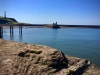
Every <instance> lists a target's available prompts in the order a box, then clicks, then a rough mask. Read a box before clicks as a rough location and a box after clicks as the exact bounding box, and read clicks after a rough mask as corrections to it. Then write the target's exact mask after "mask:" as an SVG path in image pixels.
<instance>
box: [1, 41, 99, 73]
mask: <svg viewBox="0 0 100 75" xmlns="http://www.w3.org/2000/svg"><path fill="white" fill-rule="evenodd" d="M99 70H100V69H99V67H96V66H95V65H93V64H92V63H91V62H90V61H88V60H86V59H81V58H76V57H71V56H67V55H64V54H63V53H62V52H61V51H58V50H56V49H54V48H51V47H47V46H43V45H34V44H27V43H20V42H14V41H7V40H2V39H0V75H71V74H74V75H99V74H100V72H99Z"/></svg>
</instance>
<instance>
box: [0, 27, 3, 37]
mask: <svg viewBox="0 0 100 75" xmlns="http://www.w3.org/2000/svg"><path fill="white" fill-rule="evenodd" d="M2 37H3V27H2V26H0V38H2Z"/></svg>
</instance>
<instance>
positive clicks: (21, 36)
mask: <svg viewBox="0 0 100 75" xmlns="http://www.w3.org/2000/svg"><path fill="white" fill-rule="evenodd" d="M22 38H23V35H22V34H19V41H20V42H22Z"/></svg>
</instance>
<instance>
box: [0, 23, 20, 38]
mask: <svg viewBox="0 0 100 75" xmlns="http://www.w3.org/2000/svg"><path fill="white" fill-rule="evenodd" d="M3 26H9V28H10V35H13V33H14V31H13V29H14V27H13V26H15V25H12V24H9V25H8V24H7V25H4V24H2V25H0V38H2V37H3ZM16 26H19V34H20V35H22V25H16Z"/></svg>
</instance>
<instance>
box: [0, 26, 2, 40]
mask: <svg viewBox="0 0 100 75" xmlns="http://www.w3.org/2000/svg"><path fill="white" fill-rule="evenodd" d="M1 30H2V29H1V26H0V38H2V34H1Z"/></svg>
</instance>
